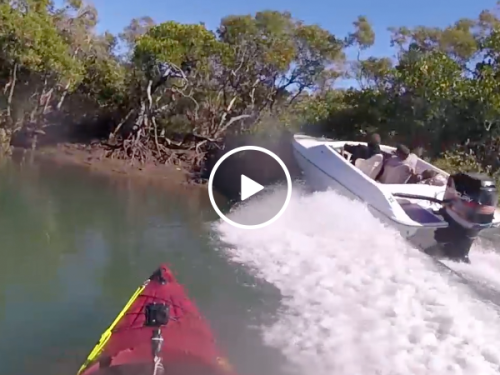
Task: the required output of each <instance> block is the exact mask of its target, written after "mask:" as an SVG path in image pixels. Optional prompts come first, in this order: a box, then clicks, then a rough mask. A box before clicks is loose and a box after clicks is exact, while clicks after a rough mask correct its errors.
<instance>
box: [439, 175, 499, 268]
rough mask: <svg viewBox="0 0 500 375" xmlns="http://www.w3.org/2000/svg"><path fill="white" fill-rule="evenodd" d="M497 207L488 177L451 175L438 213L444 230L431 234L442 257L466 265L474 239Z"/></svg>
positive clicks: (495, 196) (493, 189)
mask: <svg viewBox="0 0 500 375" xmlns="http://www.w3.org/2000/svg"><path fill="white" fill-rule="evenodd" d="M497 203H498V192H497V188H496V186H495V181H494V180H493V179H491V178H490V177H488V176H486V175H483V174H477V173H456V174H453V175H451V176H450V177H449V178H448V183H447V186H446V190H445V194H444V198H443V207H442V209H441V214H442V215H443V217H444V219H445V220H446V222H447V223H448V227H447V228H441V229H438V230H436V232H435V234H434V238H435V240H436V242H437V243H438V244H439V245H440V247H441V250H442V252H443V255H444V256H445V257H447V258H451V259H455V260H461V261H465V262H468V261H469V250H470V248H471V246H472V244H473V242H474V240H475V239H476V238H477V235H478V234H479V232H480V231H481V230H483V229H485V228H488V227H489V226H491V224H492V222H493V218H494V215H495V209H496V206H497Z"/></svg>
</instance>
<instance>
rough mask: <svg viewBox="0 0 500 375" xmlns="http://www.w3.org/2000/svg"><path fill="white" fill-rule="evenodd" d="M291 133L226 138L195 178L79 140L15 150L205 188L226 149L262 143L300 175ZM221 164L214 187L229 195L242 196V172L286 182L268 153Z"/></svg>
mask: <svg viewBox="0 0 500 375" xmlns="http://www.w3.org/2000/svg"><path fill="white" fill-rule="evenodd" d="M292 137H293V135H292V134H291V133H281V134H279V135H275V136H273V137H264V136H250V135H245V136H237V137H232V138H228V139H226V142H225V147H224V149H223V150H217V151H216V152H214V153H213V154H211V155H209V157H208V158H207V161H206V163H205V166H204V168H203V174H202V176H201V178H196V179H193V176H192V174H191V173H190V172H189V166H188V165H154V164H146V165H142V164H138V163H136V164H132V163H131V162H130V161H128V160H119V159H110V158H107V157H106V156H105V154H104V150H103V148H102V147H100V146H99V144H98V142H96V143H95V144H94V145H88V144H79V143H60V144H58V145H54V146H42V147H39V148H37V149H36V150H35V151H34V153H33V152H32V151H31V150H29V149H26V148H23V147H17V148H15V149H14V157H15V158H16V159H18V160H26V161H28V160H29V159H31V158H41V159H44V160H50V161H53V162H55V163H63V164H68V163H69V164H74V165H79V166H83V167H86V168H89V169H90V170H92V171H94V172H99V173H104V174H111V175H115V176H126V177H131V178H137V179H139V180H143V179H144V180H148V181H156V182H160V183H167V184H169V185H195V186H199V187H200V186H202V187H205V188H206V182H207V181H208V178H209V176H210V173H211V172H212V170H213V167H214V165H215V163H217V161H218V160H219V159H220V158H221V157H222V156H223V155H224V154H226V153H227V152H229V151H231V150H233V149H235V148H237V147H241V146H260V147H263V148H266V149H268V150H270V151H272V152H274V153H275V154H276V155H278V157H280V158H281V159H282V160H283V162H284V163H285V164H286V166H287V167H288V170H289V172H290V175H291V177H292V179H293V178H297V177H299V176H300V170H299V168H298V166H297V164H296V162H295V159H294V157H293V153H292V146H291V140H292ZM237 155H238V157H231V158H229V159H227V160H226V161H224V162H223V163H222V165H221V166H220V168H219V170H218V172H217V175H216V178H215V180H214V188H215V189H216V190H217V191H218V192H219V193H220V194H222V195H224V196H225V197H226V198H228V199H230V200H233V199H238V198H239V192H240V178H241V174H244V175H246V176H247V177H249V178H251V179H254V180H256V181H258V182H259V183H261V184H263V185H271V184H274V183H279V182H284V181H282V180H283V173H282V171H281V168H280V167H279V165H278V164H277V163H269V157H268V156H267V155H264V154H261V153H257V152H252V153H251V154H250V153H241V154H237Z"/></svg>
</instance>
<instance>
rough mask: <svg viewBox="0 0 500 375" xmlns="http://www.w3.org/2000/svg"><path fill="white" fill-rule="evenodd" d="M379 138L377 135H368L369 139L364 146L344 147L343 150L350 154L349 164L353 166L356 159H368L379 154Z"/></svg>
mask: <svg viewBox="0 0 500 375" xmlns="http://www.w3.org/2000/svg"><path fill="white" fill-rule="evenodd" d="M380 143H381V138H380V135H379V134H377V133H373V134H372V135H370V138H369V140H368V142H367V144H366V146H365V145H350V144H346V145H344V150H345V151H347V152H349V153H350V154H352V156H351V163H352V164H355V163H356V160H357V159H370V158H371V157H372V156H373V155H376V154H381V153H382V151H381V150H380Z"/></svg>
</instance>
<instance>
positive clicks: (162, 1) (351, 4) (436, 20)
mask: <svg viewBox="0 0 500 375" xmlns="http://www.w3.org/2000/svg"><path fill="white" fill-rule="evenodd" d="M59 1H60V0H59ZM93 3H94V5H95V6H96V8H97V10H98V12H99V21H100V23H99V31H105V30H109V31H111V32H112V33H114V34H117V33H119V32H120V31H121V30H122V29H123V28H124V27H125V26H127V25H128V24H129V22H130V20H131V19H132V18H137V17H141V16H150V17H151V18H153V19H154V20H155V21H156V22H163V21H168V20H174V21H177V22H181V23H198V22H200V21H202V22H205V24H206V25H207V27H208V28H210V29H215V28H216V27H217V26H218V24H219V21H220V19H221V18H222V17H224V16H226V15H229V14H249V13H255V12H257V11H259V10H266V9H272V10H280V11H284V10H288V11H290V12H291V13H292V15H293V16H294V17H296V18H299V19H302V20H304V21H305V22H307V23H315V24H319V25H320V26H322V27H324V28H326V29H328V30H330V31H331V32H332V33H333V34H335V35H336V36H338V37H344V36H345V35H347V34H348V33H349V32H350V31H352V30H353V26H352V22H353V21H354V20H355V19H356V17H357V16H358V15H364V16H366V17H368V19H369V20H370V22H371V24H372V26H373V28H374V30H375V32H376V41H375V45H374V46H373V48H371V49H370V50H368V51H366V52H365V54H366V55H371V56H388V55H389V56H391V55H393V51H392V50H391V48H390V45H389V40H390V36H389V32H388V31H387V28H388V27H389V26H409V27H411V26H417V25H425V26H446V25H449V24H451V23H453V22H455V21H456V20H458V19H460V18H464V17H468V18H475V17H477V15H478V14H479V13H480V12H481V10H484V9H492V8H494V7H495V4H496V0H474V1H472V0H412V1H409V0H344V1H338V0H337V1H335V0H329V1H328V0H249V1H244V0H239V1H238V0H232V1H231V0H185V1H178V0H177V1H172V0H93ZM349 55H350V54H348V56H349ZM350 57H351V58H353V57H354V56H350ZM348 85H349V84H348Z"/></svg>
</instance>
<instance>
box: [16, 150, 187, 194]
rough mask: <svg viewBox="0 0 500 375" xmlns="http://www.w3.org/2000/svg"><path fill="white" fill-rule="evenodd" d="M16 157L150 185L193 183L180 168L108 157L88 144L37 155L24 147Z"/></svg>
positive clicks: (17, 159)
mask: <svg viewBox="0 0 500 375" xmlns="http://www.w3.org/2000/svg"><path fill="white" fill-rule="evenodd" d="M13 158H14V159H15V160H16V161H19V162H29V161H31V160H34V159H38V160H46V161H51V162H54V163H58V164H73V165H77V166H82V167H85V168H88V169H89V170H91V171H92V172H97V173H101V174H108V175H114V176H123V177H131V178H134V179H135V178H136V179H138V180H147V181H151V182H159V183H168V184H173V185H179V184H186V185H188V184H190V175H189V174H188V173H187V172H186V170H185V169H184V168H181V167H180V166H175V165H167V166H164V165H153V164H148V165H137V164H131V163H130V161H127V160H118V159H110V158H106V157H105V155H104V150H102V149H101V148H99V147H95V146H89V145H82V144H71V143H65V144H59V145H57V146H50V147H42V148H39V149H37V150H35V151H34V152H32V151H31V150H27V149H23V148H15V149H14V153H13Z"/></svg>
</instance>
